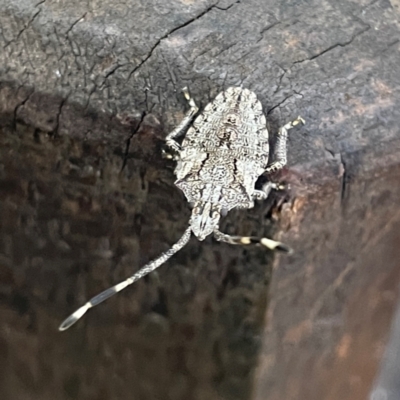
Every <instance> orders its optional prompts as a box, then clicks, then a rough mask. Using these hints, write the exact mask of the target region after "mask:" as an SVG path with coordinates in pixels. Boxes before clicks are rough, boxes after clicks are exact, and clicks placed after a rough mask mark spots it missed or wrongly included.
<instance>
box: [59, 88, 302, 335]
mask: <svg viewBox="0 0 400 400" xmlns="http://www.w3.org/2000/svg"><path fill="white" fill-rule="evenodd" d="M183 94H184V96H185V98H186V99H187V101H188V103H189V106H190V109H189V111H188V112H187V113H186V115H185V117H184V118H183V120H182V121H181V123H180V124H179V125H178V126H177V127H176V128H175V129H174V130H173V131H172V132H171V133H170V134H169V135H168V136H167V138H166V144H167V146H168V147H169V148H170V149H171V150H172V152H173V154H174V156H173V158H174V159H176V160H177V166H176V168H175V174H176V177H177V180H176V182H175V185H176V186H178V188H180V189H181V190H182V191H183V192H184V194H185V196H186V198H187V200H188V202H189V203H190V204H191V205H192V215H191V218H190V221H189V227H188V228H187V229H186V231H185V232H184V233H183V235H182V237H181V238H180V239H179V240H178V241H177V242H176V243H175V244H174V245H173V246H172V247H171V248H170V249H169V250H167V251H166V252H165V253H163V254H161V255H160V256H159V257H158V258H157V259H155V260H153V261H151V262H150V263H148V264H146V265H145V266H144V267H142V268H141V269H140V270H139V271H138V272H136V273H135V274H133V275H132V276H130V277H129V278H127V279H126V280H124V281H123V282H120V283H118V284H116V285H115V286H112V287H110V288H109V289H106V290H105V291H104V292H102V293H100V294H98V295H97V296H95V297H93V298H92V299H90V300H89V301H88V302H87V303H86V304H84V305H83V306H82V307H80V308H79V309H78V310H76V311H75V312H74V313H72V314H71V315H70V316H69V317H68V318H67V319H65V320H64V322H63V323H62V324H61V325H60V327H59V330H60V331H64V330H66V329H68V328H69V327H70V326H71V325H73V324H74V323H75V322H76V321H78V320H79V319H80V318H81V317H82V316H83V315H84V314H85V313H86V311H88V310H89V309H90V308H92V307H94V306H97V305H98V304H100V303H102V302H103V301H104V300H107V299H108V298H109V297H111V296H113V295H114V294H116V293H118V292H120V291H121V290H123V289H125V288H126V287H127V286H129V285H131V284H132V283H134V282H136V281H137V280H139V279H140V278H142V277H143V276H145V275H147V274H148V273H150V272H152V271H154V270H155V269H156V268H158V267H159V266H160V265H162V264H164V263H165V262H166V261H167V260H168V259H169V258H170V257H171V256H173V255H174V254H175V253H177V252H178V251H179V250H181V249H182V248H183V247H184V246H185V245H186V244H187V243H188V242H189V239H190V237H191V234H192V233H193V234H194V235H195V236H196V237H197V238H198V239H199V240H204V239H205V238H206V237H207V236H209V235H211V234H213V235H214V238H215V239H216V240H218V241H221V242H226V243H231V244H241V245H248V244H252V243H254V244H261V245H263V246H265V247H267V248H268V249H270V250H280V251H283V252H290V248H289V247H288V246H286V245H284V244H283V243H280V242H276V241H274V240H271V239H267V238H257V237H252V236H230V235H227V234H225V233H222V232H221V231H220V230H219V222H220V218H221V216H225V215H226V214H227V212H228V211H229V210H232V209H233V208H252V207H253V206H254V200H264V199H266V198H267V197H268V195H269V193H270V191H271V190H272V189H282V188H283V186H282V185H280V184H278V183H273V182H267V183H266V184H265V185H264V186H263V187H262V189H261V190H256V189H255V183H256V180H257V179H258V178H259V176H260V175H262V174H264V173H269V172H273V171H277V170H279V169H281V168H282V167H283V166H284V165H285V164H286V153H287V150H286V142H287V135H288V130H289V129H292V128H293V127H295V126H297V125H299V124H304V123H305V122H304V120H303V119H302V118H301V117H298V118H296V119H295V120H293V121H291V122H289V123H287V124H286V125H284V126H283V127H282V128H280V129H279V131H278V135H277V141H276V145H275V147H276V149H275V154H274V161H273V162H272V163H271V164H269V165H268V156H269V141H268V130H267V127H266V118H265V115H264V113H263V111H262V106H261V103H260V102H259V101H258V100H257V97H256V95H255V93H253V92H251V91H250V90H248V89H242V88H241V87H230V88H229V89H227V90H226V91H223V92H221V93H219V94H218V96H217V97H216V98H215V99H214V101H213V102H211V103H209V104H207V106H206V107H205V109H204V111H203V112H202V113H201V114H199V115H198V116H197V118H196V119H195V120H194V122H193V124H192V126H191V127H189V125H190V123H191V122H192V119H193V117H194V116H195V114H196V113H197V112H198V110H199V109H198V107H197V106H196V104H195V102H194V100H193V99H192V97H191V96H190V94H189V91H188V89H187V88H184V89H183ZM188 127H189V129H188V130H187V133H186V136H185V137H184V139H183V141H182V144H179V143H178V142H177V141H176V139H177V138H178V137H179V136H181V135H183V134H184V132H185V130H186V129H187V128H188Z"/></svg>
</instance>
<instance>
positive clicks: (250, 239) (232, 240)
mask: <svg viewBox="0 0 400 400" xmlns="http://www.w3.org/2000/svg"><path fill="white" fill-rule="evenodd" d="M214 237H215V239H216V240H218V241H220V242H225V243H229V244H240V245H248V244H261V245H262V246H265V247H266V248H267V249H270V250H278V251H282V252H284V253H292V249H291V248H290V247H289V246H286V245H285V244H283V243H281V242H276V241H275V240H272V239H268V238H258V237H255V236H231V235H227V234H226V233H222V232H220V231H218V230H216V231H214Z"/></svg>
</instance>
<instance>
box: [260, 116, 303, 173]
mask: <svg viewBox="0 0 400 400" xmlns="http://www.w3.org/2000/svg"><path fill="white" fill-rule="evenodd" d="M305 123H306V122H305V121H304V119H303V118H301V117H297V118H296V119H295V120H294V121H291V122H288V123H287V124H286V125H284V126H282V128H280V129H279V131H278V138H277V140H276V147H275V154H274V158H275V161H274V162H273V163H272V164H270V165H269V166H267V168H266V169H265V172H274V171H278V170H279V169H281V168H283V167H284V166H285V165H286V158H287V157H286V155H287V149H286V143H287V136H288V130H289V129H292V128H294V127H295V126H297V125H299V124H303V125H304V124H305Z"/></svg>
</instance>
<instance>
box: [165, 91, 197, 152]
mask: <svg viewBox="0 0 400 400" xmlns="http://www.w3.org/2000/svg"><path fill="white" fill-rule="evenodd" d="M182 91H183V95H184V96H185V98H186V100H187V101H188V102H189V106H190V109H189V111H188V112H187V113H186V114H185V116H184V118H183V120H182V121H181V122H180V124H179V125H178V126H177V127H176V128H175V129H174V130H173V131H172V132H171V133H170V134H168V136H167V137H166V139H165V141H166V144H167V146H169V147H171V149H173V150H175V151H178V152H179V150H180V148H181V146H180V144H179V143H178V142H177V141H176V140H175V139H176V138H177V137H179V136H181V135H182V134H183V131H184V130H185V128H187V126H188V125H189V124H190V122H191V121H192V119H193V117H194V115H195V114H196V113H197V111H199V108H198V107H197V106H196V103H195V102H194V100H193V99H192V97H191V96H190V93H189V90H188V88H187V87H184V88H183V89H182Z"/></svg>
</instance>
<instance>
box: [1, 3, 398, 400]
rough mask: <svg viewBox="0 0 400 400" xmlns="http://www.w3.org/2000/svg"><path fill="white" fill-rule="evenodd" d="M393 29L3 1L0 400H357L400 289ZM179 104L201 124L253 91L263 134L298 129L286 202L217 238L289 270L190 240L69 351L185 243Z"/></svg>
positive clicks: (245, 11) (394, 24)
mask: <svg viewBox="0 0 400 400" xmlns="http://www.w3.org/2000/svg"><path fill="white" fill-rule="evenodd" d="M399 14H400V8H399V3H398V1H397V0H396V1H395V0H392V1H388V0H378V1H371V0H368V1H350V0H349V1H333V0H332V1H317V0H308V1H307V0H304V1H279V2H277V1H269V0H267V1H260V0H258V1H255V0H254V1H246V0H242V1H236V2H234V1H224V0H222V1H219V2H216V1H190V0H181V1H177V0H174V1H169V2H164V1H160V0H152V1H144V0H143V1H126V2H120V3H119V2H109V1H108V0H102V1H90V2H80V1H68V2H67V1H50V0H45V1H42V2H39V1H30V0H19V1H13V2H7V1H5V0H0V33H1V35H0V46H1V47H0V48H1V49H2V50H0V124H1V126H2V129H1V132H0V213H1V215H0V318H1V320H2V329H1V331H0V366H1V367H0V382H1V384H0V397H1V398H2V399H6V400H8V399H12V400H15V399H16V400H20V399H21V400H23V399H30V400H32V399H40V400H46V399H74V398H75V399H125V398H129V399H132V398H133V399H135V400H142V399H143V400H147V399H171V400H176V399H182V400H183V399H184V400H191V399H196V400H197V399H199V400H200V399H201V400H202V399H210V400H211V399H257V400H264V399H268V400H271V399H272V400H275V399H276V400H278V399H279V400H281V399H284V400H292V399H293V400H298V399H300V400H303V399H307V400H313V399H318V400H320V399H323V400H325V399H327V400H336V399H340V400H350V399H351V400H358V399H360V400H364V399H366V398H367V397H368V393H369V391H370V388H371V387H372V386H373V383H374V379H375V377H376V376H377V371H378V367H379V362H380V359H381V356H382V353H383V350H384V347H385V343H386V340H387V339H388V332H389V327H390V323H391V320H392V317H393V315H394V314H393V313H394V307H395V306H396V304H397V289H398V284H399V280H400V276H399V274H400V268H399V267H400V265H399V261H398V260H399V256H400V247H399V245H398V243H399V241H400V237H399V232H400V229H399V228H400V215H399V212H398V204H399V198H400V184H399V183H400V130H399V127H398V121H399V120H400V107H399V106H400V93H399V92H400V70H399V68H398V65H399V61H400V53H399V50H400V40H399V39H400V29H399V22H398V21H399ZM185 85H188V86H189V87H190V90H191V93H192V95H193V97H194V98H195V99H196V101H197V102H198V104H200V105H201V106H204V105H205V104H206V103H207V102H208V101H209V100H210V99H212V98H213V97H214V96H215V95H216V94H217V93H218V92H219V91H220V90H221V89H222V88H224V87H225V88H226V87H228V86H230V85H243V86H244V87H247V88H249V89H251V90H253V91H254V92H256V93H257V95H258V97H259V98H260V100H261V102H262V104H263V105H264V110H265V112H266V114H268V119H269V127H270V131H271V132H272V133H274V132H276V130H277V128H278V127H279V126H281V125H282V124H283V123H285V122H287V121H289V120H290V119H292V118H294V117H296V116H297V115H301V116H302V117H303V118H305V119H306V121H307V125H306V126H305V127H304V128H302V129H301V130H298V131H292V132H293V133H292V132H291V135H290V140H289V163H288V167H287V168H286V169H285V170H284V171H282V173H280V174H278V175H277V176H275V177H274V179H277V180H278V179H279V180H282V181H286V182H288V183H290V186H291V189H290V191H288V192H287V193H285V194H275V195H274V196H273V197H272V198H271V199H269V200H268V201H267V202H265V203H263V204H258V205H257V206H256V208H255V209H254V210H250V211H235V212H232V213H230V214H229V216H228V217H227V218H226V219H225V220H224V222H223V224H222V227H223V228H224V229H225V230H226V231H228V232H229V233H240V234H257V235H262V234H268V235H271V236H273V237H275V238H279V239H281V240H282V241H285V242H287V243H288V244H290V245H291V246H292V247H293V248H294V249H295V250H296V252H295V254H294V255H293V256H291V257H287V256H274V255H272V254H269V253H266V252H265V251H263V250H262V249H258V248H238V247H230V246H229V245H225V244H219V243H215V242H213V241H212V240H206V241H205V242H203V243H199V242H197V241H196V240H195V239H192V240H191V242H190V244H189V245H188V247H187V248H186V249H184V250H183V251H182V252H181V253H179V254H178V255H177V256H175V257H174V258H173V259H172V260H171V261H170V262H169V263H168V265H165V266H164V267H163V268H162V269H160V271H159V272H158V273H157V274H153V275H151V276H149V277H148V278H147V279H145V280H143V281H142V282H138V283H137V284H135V287H132V288H131V289H129V290H127V291H126V292H125V293H123V294H121V295H120V296H119V297H117V298H115V299H113V300H110V301H108V302H107V303H105V304H104V305H102V306H99V307H98V309H96V310H93V311H91V312H90V313H89V314H88V315H87V317H85V319H84V320H83V321H81V322H79V324H78V325H77V326H76V327H74V328H73V329H71V330H70V331H67V332H65V333H59V332H58V331H57V330H56V329H57V326H58V324H59V322H60V321H61V320H62V319H63V318H64V317H65V316H66V315H68V314H69V313H70V312H71V311H73V310H74V309H75V308H76V307H77V306H79V305H80V304H81V303H82V302H83V301H84V300H85V299H86V298H88V297H89V296H91V295H94V294H96V293H97V292H98V291H100V290H102V289H104V288H106V287H108V286H109V285H111V284H113V283H115V282H117V281H118V280H119V279H121V278H123V277H125V276H126V275H129V274H130V273H131V272H132V271H134V270H136V269H137V268H139V267H140V266H141V265H143V264H144V263H145V262H146V261H148V260H150V259H151V258H153V257H155V256H157V255H158V254H159V253H160V252H161V251H163V250H165V249H167V248H168V246H169V245H170V244H172V243H174V241H176V240H177V238H178V237H179V236H180V234H181V233H182V232H183V231H184V229H185V227H186V226H187V222H188V218H189V215H190V210H189V207H188V205H187V204H186V202H185V200H184V197H183V195H182V193H180V191H179V190H178V189H176V188H175V187H174V186H173V181H174V176H173V163H172V162H169V161H165V160H163V159H162V158H161V155H160V150H161V146H162V144H163V138H164V137H165V136H166V134H167V133H168V132H169V131H170V130H171V129H173V127H174V126H175V125H176V123H177V122H179V121H180V119H181V118H182V116H183V113H184V112H185V110H186V109H187V104H186V102H185V101H184V98H183V96H182V94H181V93H180V88H181V87H183V86H185ZM387 390H388V392H387V396H388V397H387V399H388V400H392V397H390V396H392V394H390V391H389V389H387ZM393 396H396V394H394V395H393ZM397 398H398V396H397V397H393V399H397ZM373 400H376V399H373Z"/></svg>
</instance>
